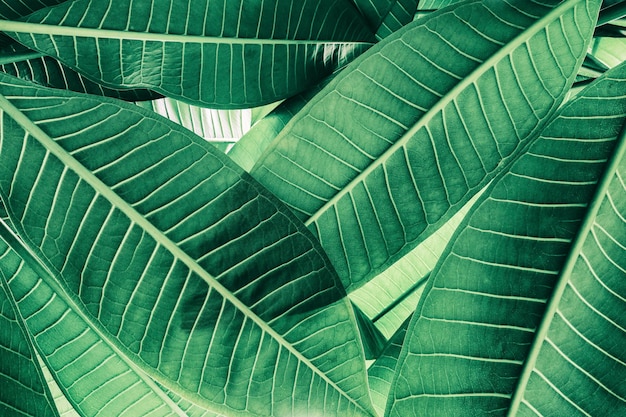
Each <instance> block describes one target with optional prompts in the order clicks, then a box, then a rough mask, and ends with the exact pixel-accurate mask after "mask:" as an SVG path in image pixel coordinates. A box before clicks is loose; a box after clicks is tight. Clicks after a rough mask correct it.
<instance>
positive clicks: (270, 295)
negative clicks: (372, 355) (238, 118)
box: [0, 74, 373, 416]
mask: <svg viewBox="0 0 626 417" xmlns="http://www.w3.org/2000/svg"><path fill="white" fill-rule="evenodd" d="M0 80H1V81H2V82H1V83H0V93H1V94H2V95H3V97H0V108H2V110H3V112H2V113H1V117H2V120H1V123H2V124H1V126H2V137H1V139H2V141H1V144H0V155H1V157H0V191H1V193H2V197H3V199H4V201H5V205H6V207H7V211H8V213H9V215H10V216H11V219H12V222H13V223H14V225H15V226H16V228H17V231H18V233H19V234H20V236H21V237H22V238H23V239H24V240H25V241H26V243H27V244H28V245H29V246H30V247H31V248H32V250H33V251H34V252H35V253H36V254H37V256H38V259H39V261H41V262H42V263H44V264H45V265H46V266H47V267H48V268H49V269H50V270H51V271H52V272H53V274H55V275H56V278H57V280H58V285H60V286H61V288H62V289H64V290H65V291H67V292H68V294H69V297H70V298H69V299H68V301H71V302H73V303H74V304H73V305H71V304H70V306H71V307H72V309H73V311H76V312H78V313H80V314H82V315H83V316H84V317H86V319H87V320H88V321H89V320H91V321H93V326H100V327H101V328H102V329H103V334H104V335H105V336H106V338H107V341H108V342H109V345H110V346H115V348H116V349H117V350H119V351H120V352H121V353H122V354H123V355H125V356H126V357H127V358H128V360H129V361H131V362H132V363H133V364H134V365H135V366H137V367H140V368H141V369H142V370H143V371H144V372H148V373H151V376H152V377H154V378H155V379H156V380H157V381H158V382H159V384H161V385H162V386H163V387H164V389H166V390H170V391H172V392H173V395H178V396H180V397H181V398H182V400H184V401H187V402H189V403H191V404H192V405H194V404H195V405H196V406H199V407H202V408H205V409H207V410H210V411H212V412H215V413H221V414H238V413H239V414H242V415H271V414H275V415H281V416H282V415H301V413H302V412H303V410H305V409H307V410H311V412H315V413H318V414H320V415H335V414H336V413H338V412H339V413H341V414H342V415H370V414H372V413H373V411H372V410H371V405H370V403H369V394H368V392H367V384H366V379H365V370H364V360H363V357H362V347H361V345H360V343H359V341H358V336H357V335H356V333H355V327H356V326H355V323H354V317H353V315H352V310H351V308H350V305H349V304H348V302H347V301H346V299H345V292H344V291H343V289H342V288H341V284H340V282H339V280H338V278H337V276H336V275H335V274H334V272H333V270H332V268H331V267H330V265H329V262H328V260H327V258H326V257H325V256H324V255H323V252H322V250H321V248H319V246H318V245H317V244H316V243H315V242H314V239H313V238H312V236H310V234H309V233H308V232H307V230H306V228H304V227H303V226H302V225H301V224H300V223H299V222H297V221H296V220H295V219H294V218H293V217H292V215H291V213H290V211H289V210H287V209H286V208H285V207H283V206H282V205H281V204H280V203H279V202H278V201H277V200H275V199H274V198H273V197H272V196H271V194H269V193H267V191H266V190H264V189H263V188H262V187H260V186H259V185H258V184H257V183H256V182H254V181H253V180H252V179H251V178H250V177H249V176H247V175H246V174H244V173H243V172H242V171H241V170H240V169H238V168H237V167H236V166H235V165H234V164H232V163H231V162H230V161H229V160H228V158H227V157H226V156H224V155H223V154H221V153H220V152H219V151H217V150H215V149H213V148H212V147H211V146H210V145H209V144H207V143H206V142H205V141H203V140H202V139H201V138H199V137H196V136H194V135H192V134H191V133H190V132H188V131H186V130H184V129H182V128H180V127H178V126H177V125H175V124H174V123H172V122H168V121H167V120H165V119H163V120H161V119H160V118H155V117H154V116H153V115H151V113H149V112H147V111H145V110H142V109H140V108H138V107H136V106H134V105H129V104H124V103H120V102H116V101H113V100H107V99H103V98H96V97H89V96H84V95H81V96H79V95H74V94H72V93H69V92H64V91H60V90H50V89H44V88H41V87H36V86H32V85H29V84H26V83H23V82H20V81H19V80H17V79H14V78H12V77H9V76H6V75H1V74H0Z"/></svg>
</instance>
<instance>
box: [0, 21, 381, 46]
mask: <svg viewBox="0 0 626 417" xmlns="http://www.w3.org/2000/svg"><path fill="white" fill-rule="evenodd" d="M0 32H17V33H29V34H37V35H51V36H70V37H72V38H99V39H116V40H137V41H154V42H178V43H200V44H227V45H372V44H373V43H372V42H365V41H337V40H296V39H259V38H227V37H217V36H198V35H178V34H169V33H152V32H134V31H124V30H113V29H95V28H84V27H72V26H57V25H48V24H41V23H32V22H16V21H10V20H0Z"/></svg>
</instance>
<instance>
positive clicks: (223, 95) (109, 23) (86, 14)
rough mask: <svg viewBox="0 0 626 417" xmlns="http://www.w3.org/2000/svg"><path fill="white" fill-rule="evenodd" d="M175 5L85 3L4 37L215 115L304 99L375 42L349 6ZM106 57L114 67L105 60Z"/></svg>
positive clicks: (39, 16)
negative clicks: (213, 111)
mask: <svg viewBox="0 0 626 417" xmlns="http://www.w3.org/2000/svg"><path fill="white" fill-rule="evenodd" d="M170 3H171V2H169V1H165V0H162V1H160V2H159V3H154V2H131V1H129V0H127V1H123V2H119V1H117V2H116V3H115V6H111V4H110V0H109V1H105V2H97V3H94V2H89V1H87V0H79V1H74V2H68V3H63V4H61V5H59V6H57V7H54V8H51V9H47V10H43V11H40V12H36V13H34V14H32V15H30V16H28V17H27V18H26V22H15V21H11V22H8V21H7V22H0V29H1V30H3V31H5V32H7V33H9V34H11V35H12V36H14V37H15V38H16V39H17V40H19V41H20V42H21V43H24V44H26V45H28V46H29V47H33V48H35V49H37V50H40V51H42V52H44V53H46V54H48V55H50V56H54V57H56V58H58V59H59V60H61V61H62V62H63V63H64V64H65V65H67V66H69V67H70V68H72V69H76V70H78V71H79V72H81V73H82V74H83V75H85V76H86V77H88V78H90V79H92V80H94V81H97V82H99V83H102V84H104V85H106V86H109V87H112V88H115V87H124V88H149V89H151V90H154V91H157V92H159V93H163V94H165V95H167V96H170V97H172V98H176V99H181V100H184V101H187V102H189V103H191V104H197V105H202V106H210V107H215V108H247V107H254V106H258V105H262V104H267V103H270V102H274V101H277V100H279V99H282V98H285V97H287V96H290V95H293V94H296V93H297V92H299V91H302V90H303V89H305V88H306V87H307V86H309V85H311V84H312V83H314V82H315V81H317V79H318V78H320V77H321V76H323V75H325V74H327V73H329V72H330V71H332V70H333V69H335V66H336V65H337V64H338V63H340V62H343V61H344V59H349V58H350V55H351V54H352V53H357V54H358V53H359V52H362V51H363V50H364V49H367V47H368V46H369V44H368V43H367V42H368V41H369V40H371V36H372V35H371V34H369V35H368V33H367V29H366V28H365V26H364V25H363V24H362V23H361V21H360V17H359V15H358V14H357V13H356V11H354V10H353V8H352V6H351V5H350V4H349V3H347V1H346V2H344V1H342V2H331V1H323V2H313V1H305V2H297V3H294V4H291V2H288V1H283V0H275V1H272V2H267V1H266V2H255V3H250V4H248V3H247V4H246V6H247V11H246V13H243V12H242V9H241V8H242V7H243V6H242V4H235V3H232V2H225V1H224V2H222V5H221V7H220V5H219V4H218V3H215V4H214V3H211V4H205V5H204V6H202V5H194V7H200V8H204V9H206V10H205V12H204V13H201V12H199V10H200V9H198V10H194V11H192V9H191V6H192V5H190V4H187V3H185V4H179V5H174V4H170ZM290 5H291V6H290ZM122 10H127V11H128V13H122V12H121V11H122ZM307 14H308V15H310V18H307V19H304V18H303V15H307ZM205 15H206V16H207V18H206V19H205V18H204V16H205ZM233 19H235V21H234V22H232V20H233ZM289 19H295V20H294V21H299V22H301V24H298V25H292V26H290V25H289V24H288V23H287V22H288V21H289ZM28 22H30V23H28ZM181 22H183V23H181ZM361 41H365V43H362V42H361ZM99 51H107V53H110V57H111V59H110V60H100V59H98V53H99ZM151 68H161V69H162V70H161V71H154V70H153V69H151ZM224 80H226V81H227V82H224Z"/></svg>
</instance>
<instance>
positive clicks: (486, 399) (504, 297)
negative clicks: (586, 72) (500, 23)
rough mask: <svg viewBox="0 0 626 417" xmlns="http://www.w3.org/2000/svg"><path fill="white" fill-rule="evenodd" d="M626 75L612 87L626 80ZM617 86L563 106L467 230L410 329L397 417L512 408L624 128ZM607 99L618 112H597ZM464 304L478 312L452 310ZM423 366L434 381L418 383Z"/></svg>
mask: <svg viewBox="0 0 626 417" xmlns="http://www.w3.org/2000/svg"><path fill="white" fill-rule="evenodd" d="M624 70H626V67H622V68H621V70H620V72H614V73H613V74H614V75H615V78H616V79H620V80H623V77H624V76H625V75H626V73H625V72H624ZM618 84H620V82H615V80H613V79H610V78H605V77H603V78H602V80H601V83H598V84H593V86H594V87H593V88H596V87H595V86H598V87H597V90H593V89H590V88H591V87H590V88H588V89H587V90H585V92H583V93H581V95H580V96H578V97H577V98H576V99H574V100H573V101H572V102H569V103H568V104H567V105H566V106H564V107H563V108H562V109H561V110H560V113H559V115H558V117H557V118H555V120H554V121H553V122H552V123H551V124H550V125H549V126H548V127H547V128H546V130H545V131H544V132H543V133H542V136H541V137H540V138H538V139H537V140H535V141H533V142H532V144H531V146H530V148H529V150H528V151H527V152H525V153H524V154H522V156H521V157H520V158H519V159H518V160H517V161H516V162H515V164H514V165H513V166H512V167H511V169H510V171H508V172H507V173H506V174H505V175H503V176H502V177H501V179H500V180H499V181H498V182H497V183H495V184H494V186H493V187H492V188H491V190H490V191H489V195H488V196H487V197H486V198H484V199H483V200H482V201H481V202H480V203H479V206H478V208H477V209H476V210H475V211H474V212H473V213H472V215H471V217H470V219H469V220H468V221H467V222H466V223H465V224H464V225H463V226H462V227H463V229H462V231H461V232H460V233H459V234H458V235H457V236H456V238H455V241H454V245H451V246H450V247H449V249H448V253H447V255H446V256H445V258H443V259H442V261H441V262H440V263H439V265H438V267H437V268H436V270H435V271H434V272H433V275H434V279H433V280H432V281H431V285H430V287H429V288H428V289H427V295H426V296H425V297H424V298H423V299H422V300H421V301H420V305H419V306H418V309H417V311H416V313H415V314H416V315H415V316H414V319H413V321H412V323H411V324H410V326H409V329H408V332H407V339H406V340H407V342H405V345H404V346H403V352H402V354H401V357H400V365H399V368H398V371H397V372H398V374H397V375H396V380H395V382H394V387H393V391H392V392H393V394H392V395H391V396H390V398H389V402H388V404H387V413H388V414H389V415H390V416H395V415H413V414H411V413H419V412H420V410H421V411H422V412H423V411H424V410H428V411H427V412H428V413H429V414H432V415H445V413H446V412H460V411H459V410H464V411H463V412H474V413H488V412H497V413H501V414H504V413H506V411H507V410H508V409H509V407H510V406H511V398H512V397H513V395H514V393H515V392H516V389H517V388H516V385H517V381H518V380H519V378H520V375H521V373H522V368H523V363H524V361H525V360H526V359H527V357H528V354H529V351H530V346H531V344H532V343H533V340H534V338H535V331H536V328H537V326H538V324H539V322H540V320H541V318H542V317H543V314H545V304H546V301H547V300H549V299H550V298H551V296H552V289H553V288H554V285H555V283H556V281H557V278H558V276H559V273H560V271H561V268H562V266H563V264H564V263H565V260H566V258H567V256H568V251H569V249H570V247H571V246H570V244H571V242H572V240H573V239H574V237H575V235H576V233H577V231H578V227H579V226H580V224H581V221H582V219H583V218H584V217H585V215H586V206H587V202H588V201H589V200H590V199H591V198H592V197H593V194H594V191H595V184H596V183H597V181H598V179H599V178H600V177H601V176H602V175H603V170H604V168H605V166H606V162H607V159H608V158H609V157H610V155H611V151H612V149H613V145H614V144H615V142H616V140H617V136H618V133H619V131H620V130H621V129H622V128H623V125H624V114H625V112H626V100H625V97H626V95H625V93H626V90H624V85H623V84H621V85H620V87H617V86H618ZM600 97H602V98H603V99H605V100H610V101H611V103H613V105H611V106H604V108H601V107H602V106H598V105H597V104H598V100H599V98H600ZM582 126H586V127H585V128H581V127H582ZM464 305H473V306H475V308H462V307H459V308H457V307H454V306H464ZM446 306H448V307H446ZM515 313H519V314H515ZM426 334H428V335H429V337H423V336H424V335H426ZM416 367H420V369H434V368H436V369H437V370H438V372H439V374H438V375H434V376H432V377H431V378H428V379H423V380H421V381H416V380H415V379H413V380H411V378H410V377H409V375H410V372H411V371H410V370H412V369H416ZM452 373H453V374H454V375H455V376H456V377H455V379H454V384H449V383H448V379H447V378H448V377H449V376H450V375H451V374H452ZM485 374H488V375H491V376H492V377H491V378H488V379H484V378H482V377H481V375H485ZM409 391H411V393H410V394H409ZM411 409H412V410H414V411H409V410H411ZM527 411H528V410H527ZM403 413H405V414H403ZM406 413H408V414H406ZM442 413H443V414H442ZM522 415H525V414H523V413H522Z"/></svg>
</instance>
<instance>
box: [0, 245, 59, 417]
mask: <svg viewBox="0 0 626 417" xmlns="http://www.w3.org/2000/svg"><path fill="white" fill-rule="evenodd" d="M2 243H3V242H1V241H0V246H2ZM0 252H3V253H6V246H5V247H0ZM0 263H1V262H0ZM2 272H3V271H0V358H1V359H0V384H1V386H2V389H0V414H2V416H6V417H13V416H32V417H41V416H58V415H59V414H58V413H57V410H56V408H55V407H54V400H53V399H52V396H51V395H50V392H49V391H48V385H47V383H46V381H45V379H44V377H43V374H42V372H41V370H40V368H39V366H38V365H37V360H36V356H35V351H34V349H33V346H32V343H31V341H30V338H29V336H28V333H27V332H26V331H25V326H24V322H23V321H22V318H21V316H20V315H19V313H18V311H17V309H16V306H15V301H14V300H13V297H12V295H11V294H10V293H9V292H8V291H7V283H6V280H5V277H4V274H3V273H2Z"/></svg>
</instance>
